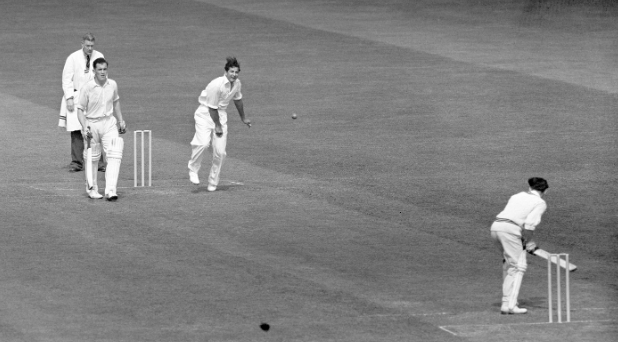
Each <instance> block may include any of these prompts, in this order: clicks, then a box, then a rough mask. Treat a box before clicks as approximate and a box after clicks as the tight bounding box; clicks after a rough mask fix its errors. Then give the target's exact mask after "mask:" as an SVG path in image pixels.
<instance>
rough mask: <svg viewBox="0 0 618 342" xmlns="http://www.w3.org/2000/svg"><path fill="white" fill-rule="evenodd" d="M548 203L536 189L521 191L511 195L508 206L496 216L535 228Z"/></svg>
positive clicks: (521, 225)
mask: <svg viewBox="0 0 618 342" xmlns="http://www.w3.org/2000/svg"><path fill="white" fill-rule="evenodd" d="M546 209H547V203H545V200H543V199H542V198H541V196H539V194H538V193H536V192H534V191H526V192H520V193H518V194H515V195H513V196H511V198H510V199H509V201H508V203H507V204H506V207H505V208H504V210H502V212H501V213H500V214H498V216H496V218H498V219H501V218H502V219H507V220H511V221H513V222H515V223H517V225H519V226H520V227H523V228H525V229H528V230H534V229H535V228H536V226H538V225H539V223H541V216H543V213H545V210H546Z"/></svg>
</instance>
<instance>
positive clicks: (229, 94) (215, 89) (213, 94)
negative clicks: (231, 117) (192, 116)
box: [197, 75, 242, 124]
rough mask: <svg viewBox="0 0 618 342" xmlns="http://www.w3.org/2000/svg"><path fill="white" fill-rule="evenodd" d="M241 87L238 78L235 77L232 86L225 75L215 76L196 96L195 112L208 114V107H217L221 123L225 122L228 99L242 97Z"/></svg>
mask: <svg viewBox="0 0 618 342" xmlns="http://www.w3.org/2000/svg"><path fill="white" fill-rule="evenodd" d="M241 87H242V84H241V83H240V79H236V81H234V85H233V86H232V83H231V82H230V80H228V79H227V77H225V75H223V76H221V77H217V78H215V79H214V80H212V81H210V83H208V85H207V86H206V89H204V90H202V93H201V94H200V97H199V98H198V101H199V102H200V106H199V107H198V108H197V112H198V113H200V114H203V115H206V116H210V114H209V112H208V108H212V109H217V110H218V111H219V116H220V117H219V120H220V122H221V124H225V123H226V122H227V115H226V114H227V113H226V110H227V106H228V105H229V104H230V101H232V100H240V99H242V93H241V92H240V89H241Z"/></svg>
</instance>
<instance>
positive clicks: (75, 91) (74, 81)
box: [58, 49, 103, 132]
mask: <svg viewBox="0 0 618 342" xmlns="http://www.w3.org/2000/svg"><path fill="white" fill-rule="evenodd" d="M101 57H103V54H102V53H100V52H99V51H96V50H93V51H92V54H91V55H90V63H89V65H88V66H87V67H86V57H85V56H84V51H83V50H82V49H79V50H77V51H75V52H73V53H72V54H70V55H69V57H67V60H66V62H65V63H64V69H63V70H62V91H63V93H64V94H63V96H62V102H61V103H60V120H59V121H58V126H60V127H66V129H67V131H69V132H71V131H78V130H81V129H82V125H81V124H80V123H79V120H78V119H77V99H78V98H79V90H80V89H81V87H82V86H83V85H84V84H86V82H88V81H90V80H91V79H93V78H94V70H93V68H92V62H94V60H95V59H97V58H101ZM86 68H88V72H85V70H86ZM71 96H73V102H74V103H75V107H74V108H73V111H72V112H69V111H68V110H67V101H66V99H67V97H71Z"/></svg>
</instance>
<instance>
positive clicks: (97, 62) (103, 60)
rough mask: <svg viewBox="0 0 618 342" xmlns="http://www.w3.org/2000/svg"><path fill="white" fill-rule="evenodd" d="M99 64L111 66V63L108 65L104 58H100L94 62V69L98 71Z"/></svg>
mask: <svg viewBox="0 0 618 342" xmlns="http://www.w3.org/2000/svg"><path fill="white" fill-rule="evenodd" d="M97 64H107V66H109V63H107V61H106V60H105V58H103V57H99V58H97V59H95V60H94V62H92V68H93V69H96V68H97Z"/></svg>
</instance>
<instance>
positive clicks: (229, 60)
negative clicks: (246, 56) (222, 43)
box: [225, 57, 240, 71]
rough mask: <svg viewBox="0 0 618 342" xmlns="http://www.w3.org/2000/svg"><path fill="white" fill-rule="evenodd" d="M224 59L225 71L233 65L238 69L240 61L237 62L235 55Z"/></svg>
mask: <svg viewBox="0 0 618 342" xmlns="http://www.w3.org/2000/svg"><path fill="white" fill-rule="evenodd" d="M225 61H226V63H225V71H228V70H230V68H234V67H236V68H238V71H240V63H238V60H237V59H236V57H227V58H226V59H225Z"/></svg>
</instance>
